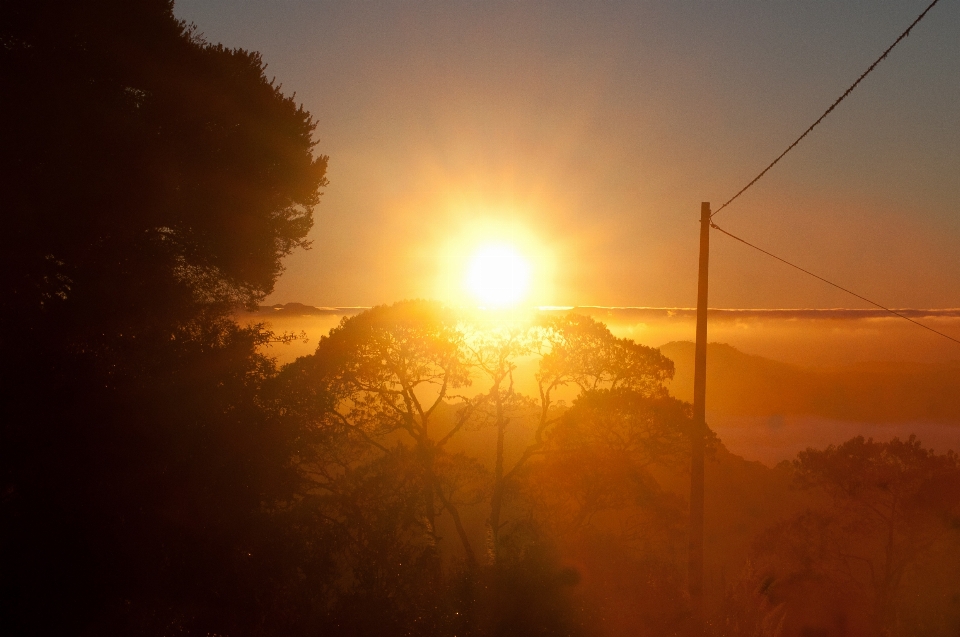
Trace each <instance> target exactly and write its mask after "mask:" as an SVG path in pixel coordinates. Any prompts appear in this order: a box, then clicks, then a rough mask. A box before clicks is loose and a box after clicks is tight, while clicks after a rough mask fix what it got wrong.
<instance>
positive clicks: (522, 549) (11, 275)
mask: <svg viewBox="0 0 960 637" xmlns="http://www.w3.org/2000/svg"><path fill="white" fill-rule="evenodd" d="M0 60H2V63H0V73H2V76H0V80H2V85H3V86H4V88H5V92H6V96H5V98H4V99H3V101H2V109H3V115H4V117H2V118H0V127H2V130H3V139H4V143H3V144H2V146H0V156H2V160H0V161H2V168H3V170H2V171H0V179H2V185H3V191H2V192H3V207H4V210H5V211H6V212H7V214H5V215H4V232H3V233H0V242H2V250H0V254H2V257H0V258H2V259H3V261H2V263H3V268H2V271H0V277H2V285H3V289H2V294H0V303H2V311H0V321H2V329H0V338H2V351H3V355H4V366H3V370H4V371H3V392H2V398H0V436H2V438H0V462H2V473H0V476H2V477H0V480H2V484H0V622H2V624H0V625H2V628H3V632H4V634H10V635H54V634H55V635H93V634H97V635H101V634H109V635H157V636H160V635H225V636H226V635H229V636H244V635H318V634H333V635H477V636H486V635H627V634H631V635H638V634H639V635H671V634H672V635H682V634H687V633H688V631H689V625H688V619H689V616H688V615H689V614H688V607H687V600H686V597H685V592H684V591H685V582H684V573H685V559H686V558H685V547H686V538H685V522H686V501H685V497H684V493H685V492H686V482H687V475H686V467H687V466H688V465H689V458H687V456H686V453H687V452H686V449H687V443H686V433H687V429H688V427H689V423H690V408H689V405H687V404H685V403H683V402H682V401H679V400H677V399H675V398H673V397H671V396H670V395H669V394H668V392H667V391H666V389H665V383H666V382H667V381H668V380H669V379H670V378H671V377H672V375H673V363H672V362H671V361H670V360H669V359H668V358H666V357H665V356H664V355H663V354H662V353H661V352H659V351H658V350H655V349H651V348H648V347H644V346H642V345H638V344H636V343H634V342H632V341H630V340H627V339H619V338H616V337H614V336H613V335H612V334H611V333H610V332H609V330H607V328H606V327H605V326H604V325H603V324H602V323H599V322H597V321H596V320H594V319H591V318H589V317H585V316H582V315H578V314H572V313H571V314H557V313H551V314H537V313H533V314H530V315H525V316H524V315H508V314H497V313H476V312H474V313H469V312H463V311H459V310H455V309H452V308H448V307H444V306H443V305H441V304H438V303H435V302H430V301H404V302H400V303H396V304H394V305H391V306H381V307H377V308H373V309H371V310H368V311H366V312H363V313H360V314H358V315H356V316H353V317H350V318H347V319H344V320H343V321H342V322H341V323H340V325H339V326H338V327H337V328H335V329H334V330H333V331H331V333H330V334H329V336H327V337H324V338H323V339H321V340H320V342H319V343H318V344H317V348H316V351H315V353H314V354H312V355H310V356H306V357H302V358H300V359H298V360H296V361H295V362H293V363H291V364H289V365H286V366H283V367H282V368H279V367H278V366H277V365H276V364H275V363H274V361H273V360H272V359H271V358H270V357H269V356H268V355H267V354H268V353H269V352H270V351H271V350H270V349H269V348H268V347H267V346H268V345H271V344H274V343H276V342H278V341H279V342H283V341H285V340H289V339H290V338H291V337H290V336H287V335H282V334H281V335H276V334H273V333H271V332H270V331H269V329H268V328H267V326H265V325H253V326H250V327H240V326H239V325H238V324H237V323H236V322H235V321H234V320H233V318H232V316H233V312H235V311H236V310H237V309H238V308H239V307H253V306H255V305H256V304H257V303H258V302H259V301H260V300H261V299H262V298H263V297H264V296H265V295H267V294H268V293H270V291H271V290H272V286H273V284H274V281H275V280H276V277H277V276H278V275H279V273H280V271H281V266H280V263H281V259H282V258H283V256H285V255H286V254H289V253H290V252H291V251H293V250H294V249H296V248H298V247H305V245H306V235H307V232H308V230H309V229H310V227H311V224H312V208H313V206H314V205H315V204H316V203H317V201H318V198H319V196H320V192H321V189H322V188H323V187H324V186H325V184H326V180H325V171H326V162H327V158H326V157H324V156H320V155H316V154H314V141H313V139H312V135H313V130H314V126H315V122H314V120H313V119H312V118H311V116H310V114H309V113H307V112H306V111H304V110H303V109H302V108H298V107H297V106H296V105H295V103H294V101H293V100H292V98H289V97H286V96H285V95H284V94H283V93H282V92H281V91H280V89H279V87H278V86H276V85H275V84H274V83H273V82H271V81H270V80H268V78H267V77H266V75H265V73H264V68H265V67H264V64H263V62H262V61H261V59H260V57H259V56H258V55H257V54H254V53H250V52H246V51H240V50H231V49H226V48H224V47H222V46H220V45H212V44H210V43H208V42H206V41H204V39H203V38H202V37H201V36H200V35H199V34H198V33H197V32H196V31H195V30H194V29H192V28H191V27H189V26H188V25H185V24H183V23H181V22H178V21H177V20H176V19H175V18H174V16H173V12H172V3H171V2H166V1H160V0H142V1H138V2H120V1H119V0H93V1H90V2H84V3H67V2H54V1H51V0H40V1H37V2H29V3H26V2H23V3H4V4H2V5H0ZM524 370H531V371H530V372H529V374H530V375H531V378H528V379H526V380H525V381H522V379H520V378H519V376H520V374H521V373H526V372H524ZM520 387H530V388H533V390H532V391H521V389H520ZM710 442H711V444H710V459H709V461H708V467H707V485H708V505H707V529H708V537H707V556H708V563H707V592H708V604H709V609H708V613H709V619H710V628H709V629H710V631H711V633H712V634H717V635H841V634H845V635H860V634H862V635H914V634H923V635H944V636H949V635H956V634H957V631H958V629H960V581H958V579H960V578H958V577H957V573H958V572H960V464H958V459H957V456H956V455H955V454H954V453H945V454H936V453H934V452H932V451H930V450H929V449H924V448H923V447H922V446H921V444H920V443H919V442H918V441H916V440H915V439H912V438H911V439H910V440H907V441H901V440H893V441H891V442H886V443H881V442H875V441H872V440H864V439H863V438H855V439H853V440H851V441H849V442H847V443H845V444H843V445H840V446H838V447H830V448H827V449H825V450H819V451H818V450H813V449H811V450H808V451H807V452H805V453H803V454H800V456H799V457H798V458H797V460H796V461H795V462H794V463H792V464H790V463H784V464H782V465H780V466H778V467H776V468H774V469H769V468H767V467H764V466H763V465H760V464H758V463H751V462H748V461H745V460H743V459H742V458H739V457H737V456H734V455H732V454H730V453H729V452H728V451H727V450H726V449H725V448H724V447H723V445H722V443H721V442H720V441H719V440H717V439H716V438H713V439H712V440H711V441H710Z"/></svg>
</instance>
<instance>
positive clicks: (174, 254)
mask: <svg viewBox="0 0 960 637" xmlns="http://www.w3.org/2000/svg"><path fill="white" fill-rule="evenodd" d="M0 85H2V86H3V87H4V88H3V91H4V98H3V100H2V102H0V109H2V113H0V131H2V132H0V139H2V140H3V143H2V145H0V189H2V191H3V193H4V194H3V202H2V204H0V205H2V207H3V212H4V214H3V220H4V221H3V223H4V229H3V232H2V233H0V344H2V352H3V355H4V363H5V365H4V373H3V379H2V380H3V387H4V389H3V394H2V399H0V422H2V430H0V461H2V476H0V480H2V484H0V494H2V496H0V497H2V500H0V507H2V510H0V513H2V522H0V524H2V526H0V534H2V536H0V560H2V561H0V598H2V600H3V601H2V604H3V606H2V611H0V612H2V618H0V623H2V625H3V627H4V629H5V630H4V632H6V633H7V634H82V633H106V634H169V633H224V632H233V633H237V634H241V633H248V632H252V631H254V630H255V629H254V627H258V626H263V625H264V613H265V612H266V610H265V609H267V608H270V607H271V605H273V604H274V601H275V600H276V599H279V598H280V596H279V593H278V591H280V590H282V588H283V587H284V586H285V583H284V582H285V580H286V578H288V577H293V576H295V575H296V572H297V571H298V570H299V569H301V565H300V564H297V566H296V568H295V569H293V567H291V566H290V565H291V562H290V560H288V559H287V557H288V556H285V554H284V551H285V549H284V547H283V540H282V537H283V535H284V533H287V532H288V530H287V529H288V527H278V526H277V520H278V519H279V516H273V517H270V516H267V515H266V511H268V510H269V509H270V508H271V507H275V506H277V505H278V503H282V502H284V501H285V500H288V499H289V498H290V497H291V494H292V493H293V492H294V490H295V487H296V482H295V478H296V475H295V474H294V473H292V472H290V471H288V470H287V467H288V466H289V457H290V453H289V450H288V449H287V442H286V440H287V439H286V438H285V437H284V436H283V435H281V431H280V430H279V429H278V426H279V425H278V421H277V420H276V419H274V418H272V416H271V415H270V414H269V413H268V412H267V411H266V410H265V409H264V405H263V401H262V400H261V393H262V391H261V389H262V385H263V383H264V382H265V381H266V379H268V378H269V377H270V376H271V375H272V374H273V373H274V370H273V364H272V362H271V361H269V360H268V359H266V358H264V357H263V356H261V355H260V354H258V348H259V347H261V346H262V345H264V344H265V342H266V341H267V340H270V339H271V338H272V337H271V336H270V335H269V333H266V332H264V331H262V330H261V329H260V328H258V327H254V328H249V329H243V328H240V327H238V326H237V325H236V324H235V323H233V322H232V321H231V320H230V319H229V315H228V313H229V312H230V311H232V310H233V309H234V308H236V307H237V306H238V305H242V304H245V305H249V304H251V303H255V302H256V301H257V300H258V299H260V298H262V296H263V295H264V294H266V293H268V292H269V291H270V290H271V289H272V286H273V282H274V280H275V279H276V277H277V275H278V274H279V272H280V260H281V258H282V257H283V256H284V255H286V254H288V253H289V252H290V251H291V250H293V249H294V248H296V247H299V246H304V245H305V237H306V233H307V231H308V230H309V229H310V226H311V224H312V208H313V206H314V205H315V204H316V203H317V201H318V197H319V194H320V188H321V187H322V186H323V185H324V183H325V180H324V173H325V167H326V158H325V157H314V156H313V154H312V149H313V145H314V142H313V140H312V132H313V128H314V123H313V121H312V120H311V118H310V115H309V114H308V113H307V112H305V111H303V110H302V109H300V108H298V107H297V106H296V105H295V103H294V102H293V100H292V99H290V98H288V97H285V96H284V95H283V94H282V93H281V92H280V89H279V87H278V86H276V85H275V84H273V83H272V82H271V81H269V80H268V78H267V77H266V76H265V75H264V65H263V63H262V61H261V60H260V57H259V55H258V54H255V53H249V52H246V51H240V50H228V49H225V48H223V47H221V46H213V45H210V44H207V43H206V42H204V41H203V40H202V39H201V38H200V37H198V36H197V35H196V34H195V33H194V32H193V31H192V30H191V29H190V28H189V27H188V26H186V25H184V24H183V23H181V22H179V21H177V20H176V19H175V18H174V16H173V12H172V2H169V1H163V0H139V1H136V2H120V1H117V0H113V1H111V0H94V1H90V2H63V1H60V2H56V1H51V0H46V1H44V0H41V1H37V2H4V3H2V5H0ZM268 527H269V528H268ZM289 532H291V533H292V531H289ZM298 561H299V558H298ZM291 569H292V570H291ZM271 616H272V617H281V618H282V617H283V612H282V608H281V609H278V610H277V612H273V613H271ZM277 621H279V622H280V623H281V624H282V623H283V621H285V620H283V619H280V620H277ZM257 630H259V629H257Z"/></svg>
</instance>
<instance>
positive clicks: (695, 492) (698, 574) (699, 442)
mask: <svg viewBox="0 0 960 637" xmlns="http://www.w3.org/2000/svg"><path fill="white" fill-rule="evenodd" d="M709 260H710V203H709V202H706V201H705V202H703V203H701V204H700V274H699V276H698V279H697V346H696V355H695V359H694V371H693V432H692V434H691V436H690V450H691V453H690V538H689V539H690V544H689V553H688V557H689V571H688V579H687V586H688V590H689V592H690V602H691V604H692V606H693V609H692V610H693V615H694V629H695V631H696V634H698V635H702V634H703V632H704V615H703V445H704V437H705V434H706V429H707V423H706V407H705V399H706V395H707V270H708V263H709Z"/></svg>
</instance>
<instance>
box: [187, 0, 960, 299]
mask: <svg viewBox="0 0 960 637" xmlns="http://www.w3.org/2000/svg"><path fill="white" fill-rule="evenodd" d="M926 4H928V3H927V2H926V1H923V2H915V1H912V0H911V1H903V2H897V3H882V4H878V3H876V2H867V1H859V0H858V1H851V2H844V3H836V2H812V1H804V2H791V3H785V2H768V3H758V2H707V1H699V2H693V1H689V2H669V3H664V2H622V3H618V2H608V3H583V2H573V1H561V0H557V1H556V2H516V1H514V2H493V1H491V2H483V3H478V2H458V1H451V2H416V1H408V2H378V3H367V2H316V1H311V2H307V1H306V0H285V1H283V2H279V1H277V2H248V1H241V0H202V1H201V0H189V1H187V0H181V1H179V2H177V8H176V11H177V13H178V15H179V16H180V17H182V18H184V19H186V20H188V21H193V22H195V23H196V24H197V25H198V27H199V30H200V31H202V32H203V33H205V35H206V37H207V38H208V39H210V40H213V41H222V42H224V43H225V44H227V45H228V46H239V47H245V48H250V49H256V50H260V51H261V52H262V53H263V55H264V59H265V60H266V61H267V63H268V64H269V68H268V74H274V75H276V78H277V81H278V82H281V83H282V84H283V89H284V90H285V91H287V92H294V91H296V93H297V99H298V100H302V101H303V103H304V105H305V106H306V107H307V108H308V109H309V110H310V111H311V112H312V113H313V114H314V116H315V117H316V119H317V120H318V122H319V126H318V129H317V137H318V139H319V145H318V151H319V152H322V153H325V154H329V155H330V158H331V159H330V172H329V177H330V186H329V187H328V189H327V191H326V194H325V195H324V198H323V202H322V203H321V205H320V207H319V208H318V211H317V224H316V227H315V229H314V231H313V233H312V235H311V238H312V239H313V241H314V248H313V250H311V251H309V252H305V253H301V254H297V255H295V256H293V257H291V258H290V259H288V261H287V268H288V269H287V273H286V274H285V275H284V276H283V278H282V279H281V280H280V281H279V283H278V285H277V288H276V292H275V294H274V295H273V296H272V297H271V298H270V299H269V301H270V302H286V301H301V302H304V303H311V304H315V305H374V304H379V303H387V302H392V301H395V300H398V299H401V298H408V297H416V296H428V297H432V296H437V295H438V293H437V289H438V283H437V281H438V277H441V276H446V275H448V274H449V270H450V268H451V267H453V266H452V265H451V263H452V262H450V261H449V256H448V255H450V254H451V253H453V254H456V253H457V251H458V250H462V249H464V248H463V247H462V246H464V245H465V244H464V243H463V241H464V239H463V238H464V237H467V238H469V237H470V236H471V232H472V230H471V228H473V227H475V226H476V225H477V224H480V225H481V226H483V227H484V228H488V229H489V228H494V229H496V228H502V229H503V231H504V232H509V233H514V234H520V235H522V236H523V237H524V241H526V242H527V243H528V244H530V245H532V246H535V249H536V250H537V251H540V252H541V253H542V255H545V256H544V257H543V258H544V259H546V260H547V261H549V266H550V267H549V268H546V270H547V271H548V273H547V274H545V275H544V278H543V279H542V280H541V284H542V285H541V287H540V288H538V290H537V292H538V293H536V294H534V296H533V298H532V299H531V301H532V302H533V303H536V304H557V305H580V304H583V305H586V304H589V305H642V306H691V305H693V304H694V302H695V295H696V267H697V264H696V249H697V230H698V228H697V218H698V215H699V205H700V201H711V202H714V205H715V206H716V205H719V203H721V201H722V200H725V199H726V198H728V197H729V196H731V195H732V194H733V193H734V192H735V191H736V190H738V189H739V188H740V187H741V186H742V185H743V184H745V183H746V182H747V181H749V179H751V178H752V177H753V176H754V175H755V174H756V173H757V172H758V171H759V170H760V169H761V168H762V167H763V166H764V165H766V163H768V162H769V161H770V160H772V158H773V157H775V156H776V155H777V154H778V153H779V152H780V151H781V150H783V148H785V147H786V145H787V144H789V143H790V142H791V141H792V140H793V139H794V138H795V137H796V136H797V135H798V134H799V133H800V132H801V131H802V130H803V129H804V128H806V126H807V125H809V124H810V123H811V122H812V121H813V120H814V119H816V117H818V116H819V114H820V113H821V112H822V111H823V109H824V108H825V107H826V106H827V105H828V104H829V103H831V102H832V101H833V100H834V99H835V98H836V97H837V96H838V95H839V94H840V93H841V92H842V91H843V90H844V89H845V88H846V87H847V86H848V85H849V84H850V83H851V82H852V81H853V79H855V78H856V77H857V76H858V75H859V74H860V73H861V72H862V71H863V70H864V69H865V68H866V67H867V66H868V65H869V64H870V63H871V62H872V61H873V60H874V59H875V58H876V56H877V55H878V54H879V53H880V52H881V51H882V50H883V49H884V48H886V46H887V45H888V44H889V43H890V42H892V41H893V40H894V39H895V38H896V36H897V35H898V34H899V33H900V32H901V31H902V30H903V29H904V28H905V26H906V25H907V24H909V23H910V22H911V21H912V20H913V18H914V17H915V16H916V15H917V14H918V13H919V12H920V11H921V10H922V9H923V8H924V7H925V6H926ZM958 27H960V4H958V3H941V4H940V5H938V6H937V7H935V8H934V9H933V10H932V11H931V13H930V14H929V15H928V17H927V18H926V19H925V20H924V22H922V23H921V24H920V25H919V26H918V27H917V28H916V30H915V31H914V32H913V33H912V35H911V36H910V37H909V38H907V39H906V40H904V42H903V43H902V44H901V45H900V46H899V47H898V48H897V49H896V50H895V51H894V53H893V54H892V55H891V57H890V58H889V59H888V60H886V61H885V62H883V63H882V64H881V65H880V67H879V68H878V70H877V71H876V72H875V73H874V74H873V75H871V76H870V77H869V78H868V79H867V80H866V81H865V82H864V83H863V85H862V86H861V87H860V88H858V89H857V91H856V92H855V93H854V94H853V95H852V96H851V97H850V98H849V99H848V100H847V101H845V102H844V103H843V104H842V105H841V106H840V107H839V108H838V109H837V111H836V112H835V113H834V114H833V115H831V116H830V117H829V118H828V119H827V120H826V121H825V123H824V124H823V125H822V127H821V128H818V129H817V131H815V132H814V133H813V134H812V135H811V136H810V137H809V138H808V139H807V140H805V141H804V142H803V144H801V146H800V147H798V148H797V149H796V151H794V152H793V153H792V154H791V155H789V156H788V157H787V158H786V159H785V160H784V161H783V162H781V164H780V165H778V166H777V167H776V168H775V169H774V170H773V171H772V172H771V173H770V174H769V175H768V176H767V177H766V178H765V179H764V180H762V181H761V182H760V183H759V184H758V185H757V186H756V187H754V189H752V190H751V191H750V192H749V193H748V194H747V195H745V196H744V197H743V198H742V199H741V200H739V201H738V202H737V203H736V204H735V205H733V206H731V207H730V208H729V209H728V210H727V211H725V212H724V213H723V214H722V215H721V216H720V217H718V219H717V221H718V222H719V223H720V224H721V225H723V226H724V227H726V228H727V229H728V230H730V231H731V232H734V233H737V234H740V235H741V236H744V237H745V238H747V239H749V240H752V241H755V242H757V243H759V244H760V245H762V246H764V247H766V248H768V249H770V250H772V251H775V252H778V253H780V254H782V255H783V256H784V257H786V258H789V259H793V260H795V261H797V262H799V263H801V264H804V265H806V266H808V267H810V268H811V269H814V270H815V271H817V272H819V273H822V274H824V275H827V276H829V277H831V278H833V279H835V280H837V281H839V282H841V283H843V284H845V285H847V286H849V287H851V288H853V289H855V290H857V291H859V292H861V293H862V294H864V295H866V296H869V297H872V298H875V299H877V300H878V301H880V302H883V303H886V304H889V305H891V306H896V307H956V306H960V251H958V250H957V249H956V246H957V245H958V243H960V214H958V212H960V210H958V206H960V204H958V202H960V179H958V178H957V175H958V174H960V127H958V126H957V122H958V121H960V83H958V82H957V81H956V78H957V77H960V39H958V38H956V33H957V32H958ZM711 305H713V306H715V307H838V306H847V307H859V306H861V305H860V304H858V303H857V302H856V301H855V299H851V298H849V297H847V296H845V295H843V294H842V293H840V292H837V291H835V290H831V289H830V288H827V287H825V286H823V284H821V283H819V282H817V281H815V280H813V279H807V278H805V277H804V276H803V275H801V274H798V273H795V272H792V271H790V270H788V269H786V268H785V267H783V266H780V265H778V264H776V263H775V262H773V261H769V260H768V259H767V258H766V257H763V256H762V255H759V254H755V253H751V252H749V251H748V250H747V249H746V248H744V247H743V246H741V245H739V244H735V243H733V242H731V241H730V240H727V239H725V238H723V237H719V236H715V239H714V244H713V253H712V279H711Z"/></svg>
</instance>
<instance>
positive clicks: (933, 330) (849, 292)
mask: <svg viewBox="0 0 960 637" xmlns="http://www.w3.org/2000/svg"><path fill="white" fill-rule="evenodd" d="M710 227H711V228H713V229H715V230H719V231H720V232H722V233H723V234H725V235H727V236H728V237H730V238H731V239H736V240H737V241H739V242H740V243H742V244H744V245H747V246H750V247H751V248H753V249H754V250H757V251H759V252H762V253H764V254H765V255H767V256H768V257H773V258H774V259H776V260H777V261H780V262H781V263H786V264H787V265H789V266H790V267H791V268H796V269H797V270H800V271H801V272H803V273H804V274H809V275H810V276H812V277H813V278H815V279H819V280H821V281H823V282H824V283H826V284H827V285H832V286H833V287H835V288H837V289H838V290H843V291H844V292H846V293H847V294H851V295H853V296H855V297H857V298H858V299H860V300H861V301H866V302H867V303H869V304H870V305H873V306H876V307H878V308H880V309H881V310H885V311H887V312H890V313H891V314H893V315H895V316H899V317H900V318H902V319H904V320H907V321H910V322H911V323H913V324H914V325H919V326H920V327H922V328H923V329H925V330H930V331H931V332H933V333H934V334H939V335H940V336H942V337H944V338H948V339H950V340H951V341H953V342H954V343H957V344H958V345H960V339H956V338H953V337H952V336H948V335H946V334H944V333H943V332H940V331H937V330H935V329H933V328H932V327H930V326H929V325H924V324H923V323H921V322H919V321H915V320H913V319H912V318H910V317H909V316H906V315H904V314H901V313H900V312H897V311H896V310H891V309H890V308H889V307H886V306H883V305H880V304H879V303H877V302H876V301H871V300H870V299H868V298H867V297H865V296H862V295H860V294H857V293H856V292H854V291H853V290H848V289H847V288H845V287H843V286H842V285H838V284H836V283H834V282H833V281H829V280H827V279H825V278H823V277H822V276H819V275H817V274H814V273H813V272H811V271H810V270H806V269H804V268H801V267H800V266H799V265H797V264H795V263H790V262H789V261H787V260H786V259H783V258H781V257H778V256H777V255H775V254H773V253H772V252H767V251H766V250H764V249H763V248H760V247H758V246H755V245H753V244H752V243H750V242H749V241H746V240H744V239H741V238H740V237H738V236H736V235H734V234H731V233H729V232H727V231H726V230H724V229H723V228H721V227H720V226H718V225H717V224H715V223H713V222H712V221H711V222H710Z"/></svg>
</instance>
